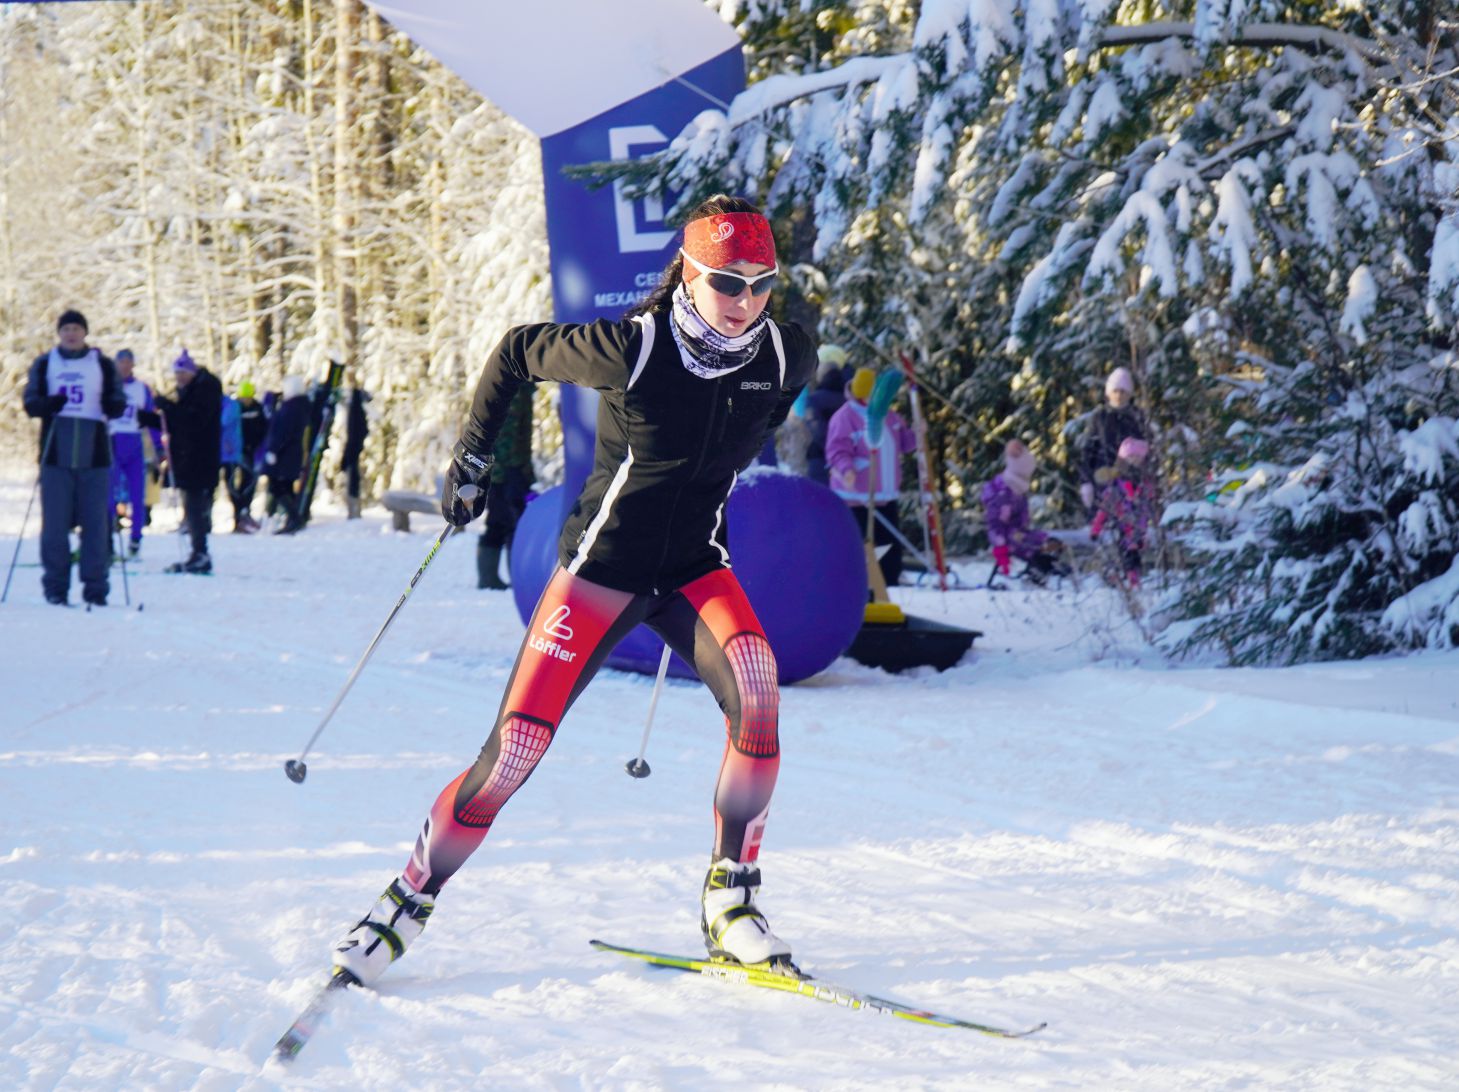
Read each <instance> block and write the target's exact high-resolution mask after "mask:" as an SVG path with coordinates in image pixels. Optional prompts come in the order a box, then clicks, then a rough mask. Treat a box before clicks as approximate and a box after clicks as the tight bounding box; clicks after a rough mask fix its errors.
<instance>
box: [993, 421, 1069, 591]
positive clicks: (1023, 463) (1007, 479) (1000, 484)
mask: <svg viewBox="0 0 1459 1092" xmlns="http://www.w3.org/2000/svg"><path fill="white" fill-rule="evenodd" d="M1036 465H1037V461H1036V460H1035V459H1034V454H1033V452H1032V451H1030V450H1029V449H1028V446H1027V445H1026V444H1024V442H1023V441H1022V440H1009V441H1008V444H1007V446H1006V447H1004V449H1003V472H1002V473H1001V474H996V475H994V477H993V480H992V481H990V482H989V483H988V484H987V485H985V486H983V512H984V515H985V517H986V519H987V527H988V542H989V543H990V544H991V545H992V547H993V563H994V565H995V566H997V569H998V572H999V573H1001V574H1002V575H1004V576H1007V575H1008V570H1009V566H1010V565H1011V563H1012V560H1013V558H1015V557H1017V558H1021V559H1022V560H1024V561H1026V562H1028V564H1029V568H1030V569H1031V570H1033V572H1034V573H1035V574H1036V575H1039V576H1043V575H1046V574H1048V573H1049V572H1051V571H1052V570H1053V568H1054V560H1053V557H1052V555H1051V554H1050V552H1049V547H1050V539H1049V536H1048V535H1047V534H1045V533H1044V532H1043V531H1036V530H1034V529H1033V527H1031V526H1030V525H1029V515H1028V489H1029V485H1030V484H1031V483H1032V482H1033V472H1034V467H1035V466H1036Z"/></svg>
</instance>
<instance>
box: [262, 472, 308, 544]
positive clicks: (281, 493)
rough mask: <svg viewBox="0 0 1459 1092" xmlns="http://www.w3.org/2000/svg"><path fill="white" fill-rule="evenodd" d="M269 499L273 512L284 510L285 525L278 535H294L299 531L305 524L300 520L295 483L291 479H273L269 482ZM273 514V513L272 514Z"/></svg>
mask: <svg viewBox="0 0 1459 1092" xmlns="http://www.w3.org/2000/svg"><path fill="white" fill-rule="evenodd" d="M268 499H269V507H270V509H271V510H277V509H279V508H282V509H283V510H284V525H283V526H282V527H280V528H279V530H278V532H277V533H280V534H286V535H292V534H293V533H294V532H295V531H297V530H299V529H300V528H301V527H302V526H303V523H302V521H301V520H300V519H299V498H298V496H297V495H296V494H295V493H294V482H293V480H292V479H289V478H273V477H270V478H269V480H268ZM270 514H272V511H271V512H270Z"/></svg>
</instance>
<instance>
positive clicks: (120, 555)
mask: <svg viewBox="0 0 1459 1092" xmlns="http://www.w3.org/2000/svg"><path fill="white" fill-rule="evenodd" d="M135 510H136V509H135V507H134V508H133V511H135ZM111 517H112V520H113V522H115V520H116V514H115V512H113V513H111ZM132 518H133V519H136V518H137V517H136V516H133V517H132ZM116 533H117V560H118V561H119V562H121V566H122V601H123V602H124V603H125V604H126V605H127V606H128V607H130V606H131V605H132V589H131V587H130V585H129V584H128V583H127V544H126V541H125V539H124V538H123V536H122V526H121V524H120V523H118V524H117V529H116ZM137 609H138V610H141V609H142V604H141V603H138V604H137Z"/></svg>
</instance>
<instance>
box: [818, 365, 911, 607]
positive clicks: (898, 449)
mask: <svg viewBox="0 0 1459 1092" xmlns="http://www.w3.org/2000/svg"><path fill="white" fill-rule="evenodd" d="M875 385H876V372H874V371H873V370H872V369H870V368H857V369H856V374H855V375H853V376H852V377H851V382H850V383H849V384H848V385H847V394H848V395H849V396H850V397H849V398H848V399H847V401H846V404H845V405H843V406H842V407H841V408H840V409H838V410H837V411H836V414H835V416H834V417H832V418H831V424H830V427H829V428H828V429H827V430H826V463H827V465H828V466H829V467H830V477H831V488H832V489H834V490H835V491H836V495H837V496H839V497H840V498H841V499H842V500H844V501H845V502H846V504H847V507H849V508H850V509H851V514H852V516H854V517H855V519H856V526H857V528H858V529H859V530H861V531H862V532H863V533H864V532H865V530H866V521H867V519H868V512H867V506H868V502H870V503H871V504H873V505H875V507H876V511H877V513H878V514H879V515H880V516H881V517H882V518H881V519H878V520H874V524H873V528H872V542H873V544H874V545H876V546H884V547H886V549H885V551H883V552H882V553H881V556H880V564H881V572H882V577H883V579H885V580H886V583H887V587H889V588H890V587H895V586H896V584H897V582H898V581H899V580H900V579H901V578H902V544H901V542H900V541H899V540H898V538H897V535H896V531H895V529H896V527H897V523H898V516H899V512H898V507H899V504H898V502H899V501H900V499H901V492H902V456H903V455H905V454H907V453H908V452H910V451H913V450H915V449H916V447H917V438H916V437H915V436H914V435H913V434H912V430H911V429H910V428H908V427H907V423H906V422H905V421H903V420H902V418H901V415H900V414H898V413H897V412H896V411H895V410H888V411H887V415H886V419H885V421H884V422H883V424H882V434H881V442H880V443H879V444H878V445H877V446H876V447H875V448H872V447H870V446H869V444H868V437H867V419H866V403H867V399H869V398H870V397H871V391H872V388H873V387H874V386H875Z"/></svg>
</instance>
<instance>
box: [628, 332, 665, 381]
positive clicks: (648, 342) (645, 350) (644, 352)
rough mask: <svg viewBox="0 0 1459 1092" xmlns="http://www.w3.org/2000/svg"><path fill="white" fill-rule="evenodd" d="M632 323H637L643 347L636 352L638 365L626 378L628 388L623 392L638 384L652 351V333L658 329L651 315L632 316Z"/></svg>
mask: <svg viewBox="0 0 1459 1092" xmlns="http://www.w3.org/2000/svg"><path fill="white" fill-rule="evenodd" d="M633 321H634V322H636V323H638V325H639V327H640V328H641V329H642V330H643V345H642V346H641V347H640V348H639V350H638V363H637V364H635V365H634V366H633V374H632V375H630V376H629V377H628V386H627V387H626V388H624V389H625V390H632V389H633V385H634V384H635V383H637V382H638V377H639V376H640V375H642V374H643V368H644V365H645V364H647V363H648V358H649V354H650V353H652V352H653V351H654V333H655V332H656V331H657V329H658V327H657V326H656V325H655V324H654V317H653V316H652V315H634V316H633Z"/></svg>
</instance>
